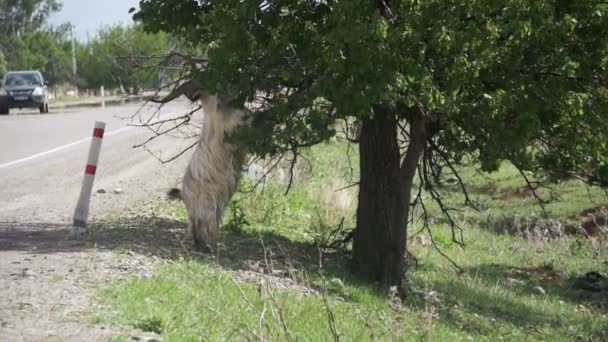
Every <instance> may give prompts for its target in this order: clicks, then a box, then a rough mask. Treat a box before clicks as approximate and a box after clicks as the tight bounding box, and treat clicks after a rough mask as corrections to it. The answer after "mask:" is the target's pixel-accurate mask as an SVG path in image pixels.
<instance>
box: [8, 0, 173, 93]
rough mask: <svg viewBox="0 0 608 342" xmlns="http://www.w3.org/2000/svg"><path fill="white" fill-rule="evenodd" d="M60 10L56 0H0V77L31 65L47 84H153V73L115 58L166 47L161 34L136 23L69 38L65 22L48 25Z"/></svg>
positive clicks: (131, 86)
mask: <svg viewBox="0 0 608 342" xmlns="http://www.w3.org/2000/svg"><path fill="white" fill-rule="evenodd" d="M60 9H61V1H58V0H0V77H3V76H4V74H5V73H6V72H7V71H9V70H24V69H27V70H29V69H36V70H40V71H41V72H42V73H43V75H44V76H45V78H46V79H47V80H48V81H49V83H50V85H51V86H59V85H72V86H77V87H78V88H81V89H98V88H99V87H101V86H104V87H106V88H108V89H112V88H119V87H121V86H122V87H124V88H128V89H133V90H137V89H141V88H146V87H149V86H152V85H154V84H153V83H154V79H155V75H152V74H150V72H146V71H144V70H140V69H138V68H132V67H129V68H127V67H125V65H122V63H121V58H124V60H125V61H128V60H129V58H128V57H132V56H147V55H154V54H158V53H160V52H162V51H165V50H167V49H168V47H169V39H168V37H167V35H166V34H164V33H159V34H150V33H146V32H144V31H143V30H142V28H141V26H139V25H133V26H121V25H116V26H112V27H104V28H100V29H99V30H98V32H97V33H96V34H95V35H94V36H93V37H90V38H89V39H88V40H87V41H86V42H81V41H74V42H73V41H72V32H71V31H72V29H73V28H72V25H71V24H70V23H65V24H62V25H59V26H52V25H50V24H48V18H49V16H50V15H52V14H53V13H54V12H57V11H59V10H60ZM73 57H75V58H76V67H77V73H76V75H74V73H73V65H72V58H73Z"/></svg>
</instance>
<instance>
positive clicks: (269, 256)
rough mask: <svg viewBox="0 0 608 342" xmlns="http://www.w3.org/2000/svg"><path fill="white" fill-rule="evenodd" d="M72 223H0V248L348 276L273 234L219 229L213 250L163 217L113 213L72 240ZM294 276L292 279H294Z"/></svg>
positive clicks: (337, 264) (323, 255) (306, 247)
mask: <svg viewBox="0 0 608 342" xmlns="http://www.w3.org/2000/svg"><path fill="white" fill-rule="evenodd" d="M70 231H71V226H70V225H66V224H54V223H10V222H0V251H21V252H24V253H28V254H48V253H76V252H81V251H87V250H106V251H114V252H116V253H118V254H130V253H136V254H140V255H146V256H150V257H156V258H160V259H164V260H178V259H183V260H196V261H201V262H207V263H213V264H214V265H219V266H220V267H222V268H224V269H226V270H229V271H238V272H252V273H256V274H257V275H269V276H273V277H277V278H296V276H297V277H299V279H297V280H298V281H299V280H301V279H302V278H304V277H306V276H307V275H308V274H319V273H322V274H323V275H324V276H327V277H340V278H342V279H344V278H345V277H346V276H347V273H346V272H345V269H347V268H346V267H345V266H346V263H347V260H346V259H345V258H344V257H343V256H339V255H335V254H330V253H327V252H323V251H321V250H320V249H319V247H317V246H315V245H314V244H313V243H305V242H298V241H292V240H289V239H287V238H285V237H283V236H281V235H278V234H275V233H272V232H264V233H257V232H249V231H245V230H241V229H238V228H234V227H224V228H223V229H222V239H221V242H220V243H219V244H218V245H217V246H216V248H215V250H214V251H213V253H201V252H199V251H198V250H197V249H196V248H195V246H194V243H193V241H192V238H191V234H190V232H189V231H188V225H187V223H186V222H185V221H183V220H180V219H177V218H174V217H164V216H155V215H149V216H141V217H137V216H136V217H117V218H112V219H108V220H97V221H93V222H91V223H90V225H89V227H88V228H87V233H86V235H85V236H84V237H83V238H81V239H79V240H73V239H70V238H69V236H70ZM294 280H296V279H294Z"/></svg>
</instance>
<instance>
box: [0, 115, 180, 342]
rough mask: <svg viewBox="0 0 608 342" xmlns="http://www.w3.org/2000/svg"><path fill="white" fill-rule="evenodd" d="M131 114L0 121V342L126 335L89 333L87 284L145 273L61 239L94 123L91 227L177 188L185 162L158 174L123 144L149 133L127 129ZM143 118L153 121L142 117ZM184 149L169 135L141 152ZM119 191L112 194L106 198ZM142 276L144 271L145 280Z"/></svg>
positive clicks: (94, 328) (98, 328) (91, 306)
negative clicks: (96, 152)
mask: <svg viewBox="0 0 608 342" xmlns="http://www.w3.org/2000/svg"><path fill="white" fill-rule="evenodd" d="M140 107H141V105H127V106H121V107H108V108H97V109H93V108H90V109H81V110H68V111H58V110H56V111H54V112H51V113H50V114H46V115H40V114H35V113H32V112H18V113H17V114H18V115H10V116H0V341H111V340H113V339H114V338H115V337H116V336H117V335H123V334H126V336H129V335H130V334H134V333H137V332H132V330H133V328H131V327H124V326H116V325H113V324H112V325H109V326H107V325H104V324H99V323H97V324H93V323H92V322H91V321H90V318H89V317H91V315H92V313H94V312H97V306H96V305H97V301H96V300H95V299H94V298H95V297H94V295H93V294H92V292H91V289H90V285H84V286H83V284H88V283H91V282H92V283H94V284H95V285H96V286H97V284H98V283H100V284H103V283H106V282H108V283H112V282H113V281H114V280H115V279H116V278H117V276H119V275H121V274H122V275H125V276H130V275H135V274H140V273H141V272H143V271H146V270H150V269H152V266H153V265H154V263H155V261H154V260H153V259H150V258H148V257H146V256H142V255H138V256H133V257H131V258H120V257H117V256H116V255H115V254H114V253H113V252H112V251H111V250H108V249H106V248H104V247H103V246H100V247H99V248H97V246H95V247H94V248H90V247H87V246H86V245H85V244H84V243H83V242H82V241H68V240H67V239H66V238H67V236H68V233H69V227H70V225H71V222H72V215H73V212H74V208H75V205H76V200H77V199H78V195H79V192H80V186H81V182H82V178H83V175H84V167H85V164H86V158H87V153H88V149H89V142H90V136H91V135H92V129H93V123H94V121H95V120H101V121H105V122H106V123H107V129H106V136H105V138H104V140H103V145H102V151H101V159H100V163H99V167H98V172H97V176H96V180H95V187H94V189H99V188H103V189H107V190H108V193H105V194H100V193H95V194H94V195H93V198H92V201H91V218H94V217H95V216H98V217H100V216H101V217H103V216H106V215H108V214H110V213H114V212H116V213H121V212H124V211H125V210H126V209H131V208H133V209H135V210H139V209H140V207H139V203H142V204H144V203H146V202H150V201H152V200H154V198H159V199H160V198H163V197H164V193H165V192H166V190H167V189H169V188H171V187H173V186H175V185H177V184H178V183H179V181H180V179H181V176H182V174H183V171H184V167H185V165H186V163H187V161H188V155H187V154H185V155H184V156H183V157H182V158H180V159H178V160H177V161H176V162H173V163H170V164H166V165H163V164H161V163H160V162H158V161H157V160H156V159H155V158H153V157H152V156H151V155H150V154H149V153H148V152H146V151H144V150H142V149H133V148H132V147H133V145H135V144H138V143H141V142H143V141H145V140H146V139H147V138H148V137H149V136H150V135H151V134H150V132H149V131H148V130H146V129H143V128H132V127H128V126H127V124H128V121H125V120H121V119H120V118H119V117H130V116H132V115H133V114H134V113H137V111H138V110H141V108H140ZM187 109H188V106H187V105H186V104H185V103H181V104H179V103H178V104H173V105H171V106H167V107H166V108H164V109H163V110H162V111H160V112H158V115H159V117H161V118H169V117H171V116H179V115H183V114H184V113H185V111H186V110H187ZM142 113H143V116H144V117H149V116H150V115H152V114H155V113H157V111H156V109H155V108H149V107H148V108H144V109H143V111H142ZM189 144H191V142H188V141H184V139H183V138H179V135H177V136H172V137H166V138H164V139H162V140H160V141H155V142H154V143H152V144H151V145H150V148H151V150H152V151H153V152H154V153H155V154H157V155H158V154H161V153H162V154H163V155H164V156H167V155H172V154H173V153H175V152H179V151H180V150H182V149H183V147H184V146H187V145H189ZM117 188H120V189H122V191H123V193H122V194H113V193H112V190H113V189H117ZM146 272H147V271H146Z"/></svg>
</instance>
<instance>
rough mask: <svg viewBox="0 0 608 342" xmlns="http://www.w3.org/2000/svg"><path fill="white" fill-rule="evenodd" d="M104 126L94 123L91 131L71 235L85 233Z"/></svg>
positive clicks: (97, 122)
mask: <svg viewBox="0 0 608 342" xmlns="http://www.w3.org/2000/svg"><path fill="white" fill-rule="evenodd" d="M105 128H106V124H105V123H104V122H99V121H95V129H94V130H93V140H91V147H90V148H89V158H88V161H87V166H86V168H85V172H84V179H83V181H82V189H81V190H80V197H78V204H77V205H76V211H75V212H74V227H73V231H72V235H76V236H78V235H80V234H82V233H84V232H86V227H87V219H88V217H89V203H90V201H91V193H92V191H93V182H94V181H95V173H96V172H97V162H98V161H99V153H100V152H101V142H102V140H103V133H104V131H105Z"/></svg>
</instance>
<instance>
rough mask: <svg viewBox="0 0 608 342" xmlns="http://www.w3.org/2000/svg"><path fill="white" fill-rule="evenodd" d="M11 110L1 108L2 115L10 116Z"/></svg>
mask: <svg viewBox="0 0 608 342" xmlns="http://www.w3.org/2000/svg"><path fill="white" fill-rule="evenodd" d="M8 114H9V109H8V107H0V115H8Z"/></svg>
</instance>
